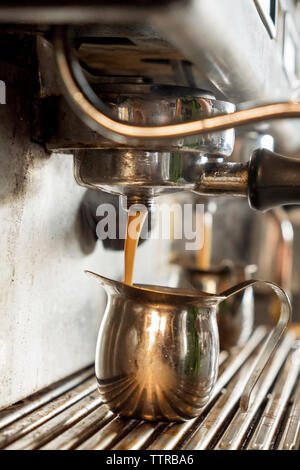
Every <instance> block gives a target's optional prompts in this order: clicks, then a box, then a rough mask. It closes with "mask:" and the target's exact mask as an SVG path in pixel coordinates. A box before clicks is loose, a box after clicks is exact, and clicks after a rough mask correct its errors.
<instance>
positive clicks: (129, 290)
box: [87, 272, 291, 421]
mask: <svg viewBox="0 0 300 470" xmlns="http://www.w3.org/2000/svg"><path fill="white" fill-rule="evenodd" d="M87 273H88V274H89V275H91V276H92V277H94V278H95V279H96V280H97V281H98V282H99V283H100V284H101V285H102V286H103V287H104V288H105V290H106V292H107V295H108V303H107V307H106V311H105V314H104V317H103V320H102V324H101V327H100V332H99V336H98V342H97V350H96V366H95V367H96V376H97V380H98V384H99V391H100V394H101V396H102V398H103V401H104V402H105V403H106V404H107V405H108V406H109V408H110V409H111V410H112V411H114V412H117V413H119V414H120V415H123V416H132V417H136V418H139V419H143V420H170V421H184V420H188V419H191V418H193V417H195V416H197V415H198V414H199V413H200V411H201V409H202V408H203V407H204V406H205V405H206V404H207V402H208V400H209V398H210V395H211V392H212V390H213V387H214V385H215V382H216V379H217V374H218V363H219V335H218V327H217V320H216V312H217V306H218V304H219V303H220V302H222V301H223V300H226V299H228V297H231V296H232V295H233V294H236V293H238V292H240V291H242V290H243V289H246V288H247V287H249V286H252V285H254V284H256V283H257V282H263V281H255V280H249V281H245V282H243V283H240V284H238V285H236V286H234V287H232V288H230V289H228V290H226V291H225V292H222V293H221V294H219V295H213V294H208V293H204V292H198V291H188V290H182V289H172V288H166V287H157V286H128V285H125V284H123V283H121V282H117V281H113V280H111V279H106V278H104V277H102V276H99V275H98V274H94V273H91V272H87ZM266 284H268V285H269V286H270V287H271V288H272V289H273V290H274V291H275V293H276V294H277V296H278V297H279V299H280V302H281V313H280V318H279V321H278V323H277V325H276V326H275V327H274V329H273V330H272V331H271V333H270V335H269V337H268V340H267V341H266V343H265V345H264V347H263V348H262V350H261V353H260V355H259V356H258V358H257V361H256V362H255V364H254V366H253V371H252V374H251V377H250V379H249V381H248V383H247V385H246V387H245V390H244V393H243V395H242V398H241V406H242V407H243V408H244V409H247V407H248V404H249V400H250V396H251V391H252V389H253V387H254V385H255V384H256V383H257V381H258V379H259V377H260V375H261V373H262V371H263V370H264V368H265V366H266V364H267V362H268V360H269V357H270V355H271V353H272V352H273V350H274V348H275V347H276V345H277V344H278V342H279V340H280V338H281V336H282V334H283V332H284V330H285V328H286V326H287V324H288V322H289V320H290V315H291V307H290V303H289V299H288V297H287V295H286V294H285V292H284V291H283V290H282V289H281V288H280V287H278V286H277V285H275V284H273V283H266Z"/></svg>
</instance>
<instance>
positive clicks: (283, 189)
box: [248, 149, 300, 211]
mask: <svg viewBox="0 0 300 470" xmlns="http://www.w3.org/2000/svg"><path fill="white" fill-rule="evenodd" d="M248 198H249V203H250V205H251V207H252V208H254V209H258V210H260V211H267V210H269V209H272V208H274V207H276V206H284V205H289V204H300V158H299V159H298V158H290V157H284V156H282V155H279V154H277V153H274V152H271V151H270V150H267V149H257V150H255V151H254V152H253V154H252V156H251V158H250V161H249V164H248Z"/></svg>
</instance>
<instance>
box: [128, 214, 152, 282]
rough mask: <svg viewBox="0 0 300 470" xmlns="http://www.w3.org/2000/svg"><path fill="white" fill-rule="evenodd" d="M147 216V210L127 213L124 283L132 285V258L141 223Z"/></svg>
mask: <svg viewBox="0 0 300 470" xmlns="http://www.w3.org/2000/svg"><path fill="white" fill-rule="evenodd" d="M146 217H147V212H136V213H135V214H134V215H131V214H128V218H127V228H126V239H125V247H124V283H125V284H128V285H130V286H131V285H132V282H133V271H134V260H135V254H136V249H137V246H138V242H139V238H140V234H141V231H142V228H143V224H144V222H145V219H146Z"/></svg>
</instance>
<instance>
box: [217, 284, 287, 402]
mask: <svg viewBox="0 0 300 470" xmlns="http://www.w3.org/2000/svg"><path fill="white" fill-rule="evenodd" d="M258 283H261V284H265V285H268V286H270V287H271V289H273V290H274V292H275V293H276V295H277V296H278V298H279V300H280V304H281V308H280V316H279V320H278V322H277V324H276V326H275V327H274V328H273V329H272V331H271V332H270V334H269V336H268V338H267V341H266V343H265V345H264V346H263V348H262V350H261V352H260V354H259V355H258V358H257V359H256V361H255V363H254V366H253V370H252V373H251V376H250V378H249V380H248V382H247V384H246V387H245V389H244V392H243V394H242V396H241V401H240V407H241V409H242V410H243V411H247V409H248V407H249V403H250V399H251V394H252V391H253V389H254V387H255V385H256V383H257V381H258V379H259V378H260V376H261V374H262V372H263V371H264V369H265V367H266V365H267V363H268V361H269V359H270V357H271V354H272V353H273V351H274V350H275V348H276V346H277V345H278V343H279V341H280V339H281V337H282V335H283V333H284V331H285V329H286V327H287V325H288V324H289V322H290V320H291V315H292V307H291V303H290V300H289V298H288V296H287V294H286V293H285V292H284V290H283V289H281V287H279V286H278V285H277V284H274V283H273V282H268V281H259V280H255V279H252V280H249V281H245V282H241V283H240V284H237V285H236V286H233V287H231V288H230V289H227V290H226V291H224V292H222V293H221V294H220V295H221V296H224V297H226V298H228V297H231V296H232V295H234V294H237V293H238V292H240V291H242V290H244V289H246V288H247V287H250V286H253V285H254V284H258Z"/></svg>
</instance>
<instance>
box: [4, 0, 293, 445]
mask: <svg viewBox="0 0 300 470" xmlns="http://www.w3.org/2000/svg"><path fill="white" fill-rule="evenodd" d="M299 28H300V5H299V4H298V2H297V1H296V0H270V1H262V0H247V1H245V2H241V1H240V0H228V1H226V2H224V1H222V0H203V1H202V0H201V1H198V0H164V1H156V0H149V1H141V2H138V1H134V0H132V1H131V0H130V1H127V2H119V1H113V2H112V1H110V2H107V1H105V0H103V1H92V0H87V1H85V2H82V1H80V0H78V1H75V2H74V1H73V2H68V1H64V2H61V1H60V2H58V1H56V0H52V1H50V0H49V1H46V2H36V1H33V0H28V1H17V0H10V1H4V2H2V3H1V5H0V64H1V67H0V81H1V82H0V83H1V87H0V103H1V104H0V116H1V118H2V119H0V141H1V143H2V145H1V159H0V161H1V164H2V168H3V171H1V178H2V185H1V187H2V192H1V194H2V198H1V205H0V208H1V209H0V210H1V211H2V223H3V229H2V235H1V237H0V240H1V246H2V250H1V253H2V254H1V256H2V263H1V266H2V275H1V283H2V284H1V285H2V289H1V290H2V296H1V307H2V308H1V312H2V313H1V314H0V325H1V327H0V372H1V374H0V375H1V377H2V378H1V389H0V448H4V449H115V450H117V449H118V450H124V449H133V450H138V449H147V450H162V449H164V450H171V449H185V450H195V449H286V450H292V449H298V448H299V445H300V431H299V430H300V421H299V406H300V387H299V382H300V381H299V369H300V352H299V351H300V350H299V342H298V341H297V338H299V334H300V330H299V321H300V316H299V276H300V274H299V269H298V267H299V259H298V253H299V247H298V245H299V243H300V239H299V233H300V232H299V225H300V218H299V213H300V209H299V208H298V207H297V206H298V204H300V161H299V159H298V158H299V148H300V133H299V118H300V104H299V103H300V91H299V89H300V88H299ZM173 203H177V204H180V205H182V206H183V205H184V204H192V206H193V207H194V209H195V210H194V212H192V213H191V217H192V218H193V219H195V218H196V217H197V213H196V207H197V205H199V204H200V205H201V206H202V207H203V214H202V215H203V219H202V220H203V223H204V240H203V246H202V249H201V251H200V252H199V251H198V252H196V251H186V250H185V249H184V246H185V242H186V240H184V239H180V240H175V239H174V238H173V239H166V240H162V239H159V237H158V238H156V239H155V238H153V239H151V238H150V239H149V240H142V243H141V244H140V246H139V248H138V250H137V259H136V269H135V281H137V282H138V283H139V284H142V285H145V284H147V285H149V284H150V285H160V286H164V287H165V288H166V289H167V288H173V289H182V288H186V289H195V290H198V291H199V290H201V291H205V292H210V293H211V294H214V295H216V294H219V293H221V292H227V293H230V292H231V291H230V289H232V286H233V285H234V284H235V283H236V282H245V283H249V285H250V288H248V289H247V290H246V291H245V292H244V293H243V294H240V296H239V297H238V298H237V299H236V300H235V301H231V299H230V300H229V301H228V302H227V300H226V302H225V304H224V305H225V307H224V306H223V307H221V306H220V309H221V308H223V311H221V310H220V315H219V316H220V318H222V319H224V320H223V323H222V322H220V323H219V329H220V332H221V334H220V339H221V351H220V354H219V357H218V372H217V371H216V374H217V375H216V377H215V383H214V387H213V389H212V394H211V397H210V400H209V402H208V403H207V404H205V406H203V407H202V408H203V409H201V413H200V414H199V416H192V419H189V420H188V421H186V422H184V423H167V422H165V421H163V420H161V421H160V420H152V421H147V416H146V413H144V414H142V417H143V420H138V419H136V416H135V415H133V416H132V417H130V406H133V405H130V406H129V405H128V403H127V404H126V408H127V415H126V416H127V418H121V417H119V416H118V415H117V414H115V413H114V411H113V410H111V409H109V408H108V407H107V403H104V402H103V395H99V393H98V391H97V385H96V382H95V378H94V368H93V361H94V351H95V347H96V338H97V333H98V329H99V324H100V323H101V319H102V317H103V313H104V310H105V306H106V302H107V299H106V296H105V293H104V291H102V290H101V289H99V287H98V286H97V285H96V283H93V282H92V281H91V279H89V278H88V277H87V276H86V275H85V273H84V270H88V271H93V272H96V273H99V274H100V275H101V276H105V277H107V278H110V279H112V280H115V281H116V282H118V281H122V275H123V248H124V241H122V240H120V238H118V237H116V238H115V239H112V240H108V239H103V240H99V237H97V224H98V223H99V221H100V220H101V216H100V215H99V213H98V212H97V208H98V207H100V205H101V204H112V205H113V206H114V207H115V208H116V211H117V212H118V214H119V219H118V225H119V226H118V233H120V232H122V231H124V214H125V215H126V213H127V211H128V209H129V208H130V207H132V206H138V207H141V206H143V207H144V208H145V210H146V211H147V213H148V219H149V220H150V223H149V224H148V231H149V232H153V231H155V229H156V224H157V220H156V219H157V214H158V213H159V206H160V205H161V204H166V205H171V204H173ZM122 214H123V226H121V225H122V221H121V218H122ZM102 215H103V214H102ZM253 277H255V279H265V280H266V281H269V282H273V283H276V284H277V285H278V286H279V287H280V288H282V289H283V290H284V291H285V292H286V294H287V295H288V296H289V297H290V300H291V303H292V307H293V314H292V325H291V326H290V327H289V328H288V329H287V330H286V332H285V334H284V335H283V336H282V338H281V340H280V343H279V345H278V347H277V349H276V350H275V352H273V356H272V357H271V358H270V359H269V360H268V362H267V366H266V368H265V370H264V372H263V374H262V376H261V382H260V384H259V386H258V387H257V388H256V389H255V399H254V400H253V402H252V404H251V405H249V406H248V408H246V409H243V408H241V407H240V406H239V400H240V398H241V397H242V396H243V392H244V388H245V386H246V384H247V383H248V380H249V377H250V375H251V373H252V370H253V365H254V364H255V360H256V359H257V358H258V357H259V354H260V352H261V351H262V349H263V346H264V344H265V343H266V342H267V337H268V332H269V328H270V325H272V324H274V323H276V321H277V320H278V317H279V314H280V307H279V304H278V302H276V301H274V298H273V297H271V296H270V292H269V290H268V289H266V290H265V288H264V287H260V289H258V290H256V289H255V290H254V289H253V288H252V287H254V285H253V286H252V284H251V282H252V281H251V279H252V278H253ZM230 295H231V294H230ZM222 312H223V315H221V313H222ZM111 331H112V330H111ZM222 332H223V334H222ZM106 335H107V338H108V337H109V335H110V331H109V329H107V332H106ZM104 385H105V384H104ZM119 386H120V387H121V385H120V384H119ZM123 386H124V385H122V387H123ZM107 388H108V387H107ZM122 391H123V388H122ZM109 393H111V394H112V395H114V400H115V396H116V397H118V396H119V395H118V392H116V389H115V387H114V388H113V389H112V390H110V392H109ZM116 400H118V399H116ZM116 400H115V401H116ZM112 401H113V400H112ZM183 401H184V400H183ZM168 406H169V405H168ZM176 406H179V405H178V403H177V405H176ZM145 416H146V417H145ZM157 416H160V415H159V414H157ZM176 416H177V415H176ZM189 418H190V416H189Z"/></svg>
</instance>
